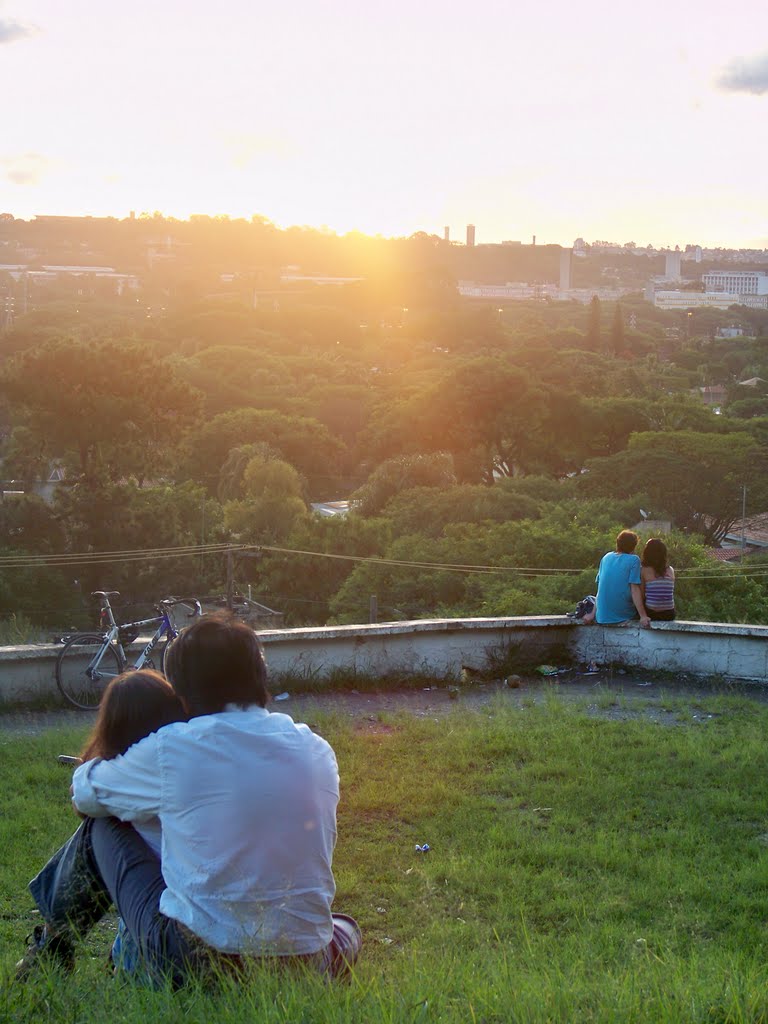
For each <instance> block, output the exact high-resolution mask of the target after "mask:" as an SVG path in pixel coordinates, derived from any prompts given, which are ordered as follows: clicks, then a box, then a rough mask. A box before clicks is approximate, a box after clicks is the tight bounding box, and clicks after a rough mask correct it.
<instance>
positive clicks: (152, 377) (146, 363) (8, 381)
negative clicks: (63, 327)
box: [0, 341, 198, 480]
mask: <svg viewBox="0 0 768 1024" xmlns="http://www.w3.org/2000/svg"><path fill="white" fill-rule="evenodd" d="M0 393H2V394H3V396H4V397H5V399H6V400H7V401H8V402H9V404H10V405H11V406H12V407H14V408H16V409H17V410H18V412H19V415H20V416H24V417H25V418H26V419H27V421H28V425H29V426H30V427H31V428H32V430H33V431H34V433H35V435H36V437H37V439H38V440H39V441H40V442H42V446H43V450H45V451H46V452H47V453H48V454H49V455H59V456H62V455H68V454H73V455H74V456H75V457H76V458H77V468H78V472H79V474H80V475H81V476H82V477H85V478H95V477H97V476H98V475H99V474H106V475H107V476H109V478H110V479H112V480H118V479H119V478H120V477H122V476H126V475H133V476H136V477H137V478H139V479H143V478H145V477H146V476H147V475H149V474H152V473H158V472H161V471H163V470H164V469H166V468H167V464H168V463H167V460H168V457H169V454H170V449H171V447H172V445H173V444H174V443H176V442H177V441H178V439H179V437H180V434H181V430H182V428H183V427H184V425H185V424H186V423H187V422H189V421H190V420H191V419H192V417H193V416H194V414H195V412H196V409H197V406H198V396H197V394H196V393H195V392H194V391H193V390H192V389H191V388H190V387H189V386H188V385H186V384H183V383H180V382H179V381H177V380H176V379H175V378H174V376H173V374H172V373H171V372H170V369H169V368H168V366H167V365H165V364H164V363H163V362H162V361H161V360H159V359H158V358H157V357H156V356H155V355H154V354H153V353H152V352H151V350H150V349H148V348H146V347H144V346H141V345H137V344H128V343H119V342H114V341H106V342H101V343H98V344H95V345H85V344H82V343H80V342H53V343H50V344H47V345H43V346H41V347H39V348H33V349H30V350H28V351H27V352H25V353H24V354H23V355H22V356H19V357H17V358H16V359H15V360H12V361H11V363H10V364H9V365H7V366H6V367H5V368H4V370H3V373H2V376H1V377H0Z"/></svg>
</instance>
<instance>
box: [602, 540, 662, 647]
mask: <svg viewBox="0 0 768 1024" xmlns="http://www.w3.org/2000/svg"><path fill="white" fill-rule="evenodd" d="M639 539H640V538H639V537H638V536H637V534H636V533H634V532H633V531H632V530H622V531H621V533H620V534H619V535H618V537H617V538H616V550H615V551H609V552H608V553H607V554H605V555H603V557H602V558H601V560H600V567H599V569H598V571H597V601H596V607H595V611H594V614H593V615H592V616H590V617H585V619H584V621H585V622H593V621H596V622H597V623H599V625H601V626H624V625H631V624H632V623H634V622H637V621H638V620H639V621H640V625H641V626H642V627H643V628H646V629H647V628H648V627H649V626H650V625H651V622H652V621H670V620H671V619H674V617H675V571H674V569H673V568H672V566H671V565H670V564H669V563H668V561H667V546H666V544H665V543H664V541H662V540H658V539H657V538H652V539H651V540H649V541H648V542H647V544H646V545H645V547H644V548H643V554H642V557H641V558H638V556H637V555H636V554H634V551H635V548H636V547H637V543H638V541H639Z"/></svg>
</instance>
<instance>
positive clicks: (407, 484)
mask: <svg viewBox="0 0 768 1024" xmlns="http://www.w3.org/2000/svg"><path fill="white" fill-rule="evenodd" d="M455 483H456V476H455V474H454V472H453V461H452V459H451V457H450V455H448V454H446V453H445V452H435V453H432V454H430V455H398V456H396V457H395V458H393V459H387V461H386V462H382V464H381V465H380V466H378V467H377V468H376V469H375V470H374V472H373V473H372V474H371V475H370V477H369V478H368V481H367V482H366V483H365V484H363V486H362V487H361V488H359V490H357V491H355V493H354V494H353V495H352V500H353V502H354V503H355V504H356V507H357V510H358V511H359V512H360V513H361V514H362V515H364V516H375V515H378V514H379V513H380V512H381V510H382V509H383V508H384V506H385V505H386V504H387V502H388V501H389V500H390V499H391V498H392V497H394V495H396V494H399V493H400V492H401V491H405V490H408V489H409V488H412V487H449V486H451V485H452V484H455Z"/></svg>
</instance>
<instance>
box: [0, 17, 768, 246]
mask: <svg viewBox="0 0 768 1024" xmlns="http://www.w3.org/2000/svg"><path fill="white" fill-rule="evenodd" d="M0 81H2V92H3V95H4V96H5V98H6V103H5V105H4V116H3V126H2V139H1V141H0V186H1V187H0V210H7V211H8V212H11V213H13V214H14V215H15V216H17V217H25V218H28V217H32V216H34V215H35V214H39V213H47V214H92V215H107V214H112V215H115V216H126V215H127V214H128V213H129V211H131V210H135V211H136V212H137V213H140V212H142V211H149V212H151V211H155V210H159V211H161V212H163V213H165V214H168V215H172V216H177V217H187V216H188V215H189V214H191V213H209V214H219V213H221V214H230V215H233V216H247V217H250V216H251V215H252V214H262V215H264V216H266V217H269V218H270V219H271V220H273V221H275V222H276V223H277V224H279V225H281V226H287V225H290V224H309V225H313V226H321V225H328V226H329V227H330V228H332V229H333V230H336V231H340V232H345V231H349V230H353V229H356V230H361V231H365V232H368V233H371V234H377V233H380V234H385V235H407V234H411V233H412V232H414V231H417V230H425V231H430V232H436V233H440V234H442V231H443V227H444V225H450V226H451V230H452V237H453V238H455V239H461V238H462V237H463V233H464V227H465V225H466V224H467V223H470V222H471V223H474V224H475V225H476V226H477V240H478V242H483V241H501V240H503V239H521V240H523V241H529V240H530V237H531V236H532V235H533V234H536V235H537V237H538V238H539V239H540V240H541V241H542V242H559V243H570V242H572V241H573V239H574V238H575V237H577V236H580V235H581V236H584V237H585V238H586V239H587V241H592V240H594V239H610V240H613V241H617V242H619V243H623V242H626V241H629V240H633V241H635V242H637V244H639V245H645V244H647V243H649V242H652V243H654V244H656V245H667V244H671V245H675V244H677V243H679V244H680V245H681V246H682V245H685V244H686V243H699V244H701V245H723V246H736V247H738V246H761V247H762V246H765V245H768V197H767V196H766V191H765V182H766V180H768V146H767V145H766V141H765V122H766V114H767V113H768V5H766V4H759V3H756V2H755V0H750V2H749V3H747V4H745V5H741V6H740V8H733V9H732V8H727V7H723V6H722V5H721V4H714V3H704V4H702V3H701V0H675V2H674V3H669V2H668V0H665V2H661V0H646V2H645V3H643V4H627V3H616V2H615V0H612V2H610V3H609V2H607V0H586V2H583V3H580V4H574V3H572V2H571V0H567V2H566V0H553V2H549V3H543V4H530V5H529V4H523V3H509V2H508V0H478V2H476V3H473V4H469V5H467V4H455V5H452V4H445V3H444V2H440V3H438V2H437V0H408V2H405V0H392V2H390V3H387V4H369V3H359V2H355V3H353V2H351V0H350V2H339V0H336V2H333V0H332V2H331V3H328V4H319V3H317V2H316V0H311V2H310V0H289V2H286V3H280V4H264V3H254V2H253V0H224V2H223V3H220V4H217V5H216V4H209V3H205V4H203V3H201V2H198V0H183V2H182V0H159V2H158V0H152V2H150V0H133V2H132V3H131V4H129V5H126V4H118V3H115V2H110V0H106V2H105V0H71V2H69V3H66V4H65V3H62V2H61V0H28V2H22V0H6V2H4V3H3V2H2V0H0Z"/></svg>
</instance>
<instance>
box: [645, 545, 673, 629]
mask: <svg viewBox="0 0 768 1024" xmlns="http://www.w3.org/2000/svg"><path fill="white" fill-rule="evenodd" d="M640 561H641V563H642V569H641V572H640V578H641V580H642V588H643V603H644V604H645V608H646V611H647V612H648V618H649V619H650V620H651V621H652V622H654V621H655V622H670V621H671V620H672V619H674V617H675V570H674V569H673V568H672V566H671V565H670V564H669V562H668V561H667V545H666V544H665V543H664V541H663V540H659V539H658V538H657V537H652V538H651V539H650V540H649V541H648V543H647V544H646V545H645V547H644V548H643V554H642V557H641V559H640Z"/></svg>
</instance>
